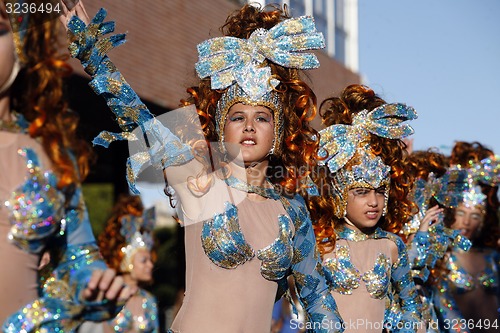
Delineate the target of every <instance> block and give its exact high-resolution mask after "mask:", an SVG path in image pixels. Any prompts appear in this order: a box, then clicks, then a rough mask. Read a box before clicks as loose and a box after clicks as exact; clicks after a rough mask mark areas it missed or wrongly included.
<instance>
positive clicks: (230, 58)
mask: <svg viewBox="0 0 500 333" xmlns="http://www.w3.org/2000/svg"><path fill="white" fill-rule="evenodd" d="M324 47H325V40H324V38H323V34H322V33H320V32H317V31H316V27H315V25H314V20H313V18H312V17H310V16H301V17H298V18H291V19H287V20H285V21H283V22H280V23H279V24H277V25H276V26H274V27H272V28H271V29H269V30H266V29H262V28H260V29H257V30H255V31H254V32H253V33H252V34H251V35H250V37H249V38H248V39H241V38H236V37H217V38H212V39H209V40H206V41H204V42H202V43H200V44H199V45H198V62H197V63H196V72H197V73H198V76H199V77H200V78H202V79H203V78H206V77H210V78H211V87H212V89H225V88H227V87H229V86H230V85H231V84H233V83H234V82H236V83H237V84H238V85H239V86H240V87H241V88H242V89H243V90H244V91H245V93H246V94H247V95H248V96H250V97H251V98H252V99H258V98H260V97H261V96H262V95H264V94H265V93H267V92H269V91H271V90H272V89H273V88H274V87H276V86H277V85H278V84H279V81H278V80H276V79H274V78H272V73H271V68H270V67H268V66H264V67H263V66H262V63H263V62H264V60H266V59H267V60H270V61H272V62H274V63H276V64H278V65H281V66H284V67H288V68H297V69H313V68H318V67H319V61H318V59H317V57H316V55H314V54H313V53H309V52H302V51H305V50H316V49H321V48H324Z"/></svg>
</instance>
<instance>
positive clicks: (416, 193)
mask: <svg viewBox="0 0 500 333" xmlns="http://www.w3.org/2000/svg"><path fill="white" fill-rule="evenodd" d="M468 177H469V175H468V173H467V171H466V170H464V169H457V168H448V169H447V170H446V173H445V174H444V175H443V176H441V177H436V176H435V175H434V173H432V172H431V173H430V174H429V176H428V178H427V180H425V179H422V178H418V179H416V180H415V183H414V186H413V188H412V193H411V196H412V201H413V202H415V204H416V205H417V206H418V209H419V211H418V213H417V214H415V215H414V216H413V217H412V219H411V220H410V221H409V222H408V223H406V224H405V225H403V228H402V230H401V231H402V233H403V234H404V235H406V236H408V235H411V234H414V233H416V232H417V231H418V230H419V227H420V221H422V219H423V218H424V216H425V214H426V213H427V209H428V208H429V205H430V203H431V199H432V198H434V199H436V200H437V202H439V203H440V204H441V205H443V206H445V207H448V208H455V207H457V206H458V204H459V203H460V202H461V201H462V198H463V191H464V190H465V186H466V184H467V179H468ZM441 219H442V217H441ZM440 222H441V221H440Z"/></svg>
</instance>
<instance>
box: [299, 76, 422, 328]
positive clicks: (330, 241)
mask: <svg viewBox="0 0 500 333" xmlns="http://www.w3.org/2000/svg"><path fill="white" fill-rule="evenodd" d="M321 111H322V112H323V113H322V117H323V123H324V124H325V125H326V126H328V127H327V128H325V129H324V130H321V131H320V132H319V134H320V147H321V149H320V152H319V156H320V161H319V163H320V165H324V168H320V169H318V172H317V173H316V174H315V175H314V181H315V183H316V184H317V186H318V190H319V195H318V196H310V197H309V206H310V210H311V215H312V217H313V220H314V221H315V231H316V236H317V240H318V244H319V245H320V246H321V249H322V257H323V264H324V265H325V266H326V268H327V269H328V272H329V274H330V276H331V287H332V294H333V295H334V297H335V299H336V301H337V304H338V307H339V312H340V315H341V316H342V318H343V319H344V322H345V327H346V332H380V331H382V330H383V329H384V328H387V329H388V330H389V331H391V332H415V331H416V330H417V329H418V328H419V325H421V323H420V301H419V299H418V296H417V293H416V289H415V285H414V283H413V280H412V277H411V274H410V263H409V261H408V256H407V252H406V247H405V244H404V243H403V240H402V239H401V238H400V237H399V236H397V235H396V234H395V233H392V232H390V231H389V230H393V231H394V232H398V228H399V229H400V228H401V225H402V222H404V221H405V220H407V219H408V218H409V216H410V213H411V208H412V204H411V202H410V201H408V200H407V199H406V196H407V194H408V191H409V184H410V178H409V177H408V175H407V174H405V173H404V163H405V160H404V159H405V155H404V143H403V142H402V141H401V140H400V139H401V138H403V137H405V136H407V135H410V134H411V133H413V129H412V128H411V127H410V126H409V125H407V124H404V123H403V122H404V121H406V120H412V119H415V118H416V117H417V115H416V113H415V111H414V110H413V108H411V107H408V106H406V105H404V104H386V103H385V101H383V100H382V99H381V98H380V97H378V96H377V95H376V94H375V93H374V92H373V90H371V89H369V88H368V87H365V86H361V85H351V86H349V87H347V88H345V89H344V91H343V92H342V93H341V95H340V97H338V98H337V97H335V98H330V99H327V100H326V101H324V102H323V103H322V108H321Z"/></svg>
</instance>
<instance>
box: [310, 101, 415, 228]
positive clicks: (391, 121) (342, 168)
mask: <svg viewBox="0 0 500 333" xmlns="http://www.w3.org/2000/svg"><path fill="white" fill-rule="evenodd" d="M416 118H417V113H416V112H415V110H414V109H413V108H412V107H409V106H406V105H404V104H400V103H398V104H384V105H382V106H379V107H377V108H375V109H373V110H372V111H368V110H363V111H361V112H359V113H357V114H356V115H355V116H354V118H353V123H352V125H345V124H340V125H332V126H329V127H327V128H325V129H323V130H321V131H320V132H319V134H320V150H319V156H320V157H321V158H322V159H320V161H319V162H318V163H319V164H320V165H326V166H328V169H329V170H330V172H331V173H332V179H333V189H334V193H333V197H332V199H333V200H336V201H337V204H336V205H335V206H336V211H335V215H336V216H337V217H338V218H342V217H344V216H345V214H346V206H347V192H348V191H349V190H350V189H352V188H355V187H366V188H373V189H376V188H379V187H381V186H384V185H385V186H386V193H385V198H386V204H385V207H384V214H385V210H386V207H387V200H388V198H389V185H390V167H389V166H387V165H385V164H384V163H383V161H382V159H381V158H380V157H378V156H375V154H374V153H373V152H372V151H371V149H370V133H371V134H374V135H377V136H380V137H384V138H389V139H400V138H404V137H406V136H408V135H411V134H412V133H413V129H412V128H411V126H410V125H408V124H403V122H404V121H407V120H413V119H416Z"/></svg>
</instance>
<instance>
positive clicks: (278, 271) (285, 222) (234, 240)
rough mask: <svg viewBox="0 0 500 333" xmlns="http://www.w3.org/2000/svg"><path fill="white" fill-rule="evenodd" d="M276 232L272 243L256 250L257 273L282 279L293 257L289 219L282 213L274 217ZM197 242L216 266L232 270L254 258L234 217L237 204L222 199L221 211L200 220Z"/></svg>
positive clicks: (270, 277) (236, 216)
mask: <svg viewBox="0 0 500 333" xmlns="http://www.w3.org/2000/svg"><path fill="white" fill-rule="evenodd" d="M277 218H278V225H279V232H278V237H277V238H276V239H275V240H274V242H273V243H272V244H270V245H268V246H266V247H265V248H263V249H260V250H258V251H257V258H258V259H259V260H260V261H261V267H260V272H261V274H262V276H263V277H264V278H265V279H267V280H272V281H277V280H280V279H282V278H283V277H284V276H285V274H286V271H287V270H288V269H289V268H290V266H291V264H292V259H293V244H292V221H291V220H290V218H289V217H288V216H286V215H284V214H281V215H279V216H278V217H277ZM201 244H202V246H203V250H204V251H205V254H206V255H207V256H208V258H209V259H210V260H211V261H212V262H213V263H214V264H215V265H217V266H219V267H222V268H226V269H234V268H236V267H238V266H239V265H243V264H244V263H245V262H247V261H249V260H252V259H253V258H254V257H255V251H254V250H253V248H252V247H251V246H250V244H248V242H247V241H246V240H245V236H244V235H243V232H242V231H241V228H240V224H239V220H238V207H236V206H235V205H234V204H232V203H229V202H226V203H225V209H224V212H223V213H221V214H216V215H215V216H214V218H212V219H210V220H206V221H204V222H203V228H202V232H201Z"/></svg>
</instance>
